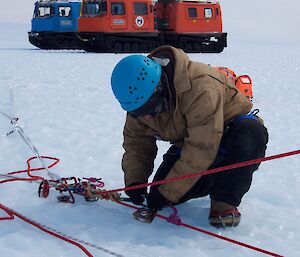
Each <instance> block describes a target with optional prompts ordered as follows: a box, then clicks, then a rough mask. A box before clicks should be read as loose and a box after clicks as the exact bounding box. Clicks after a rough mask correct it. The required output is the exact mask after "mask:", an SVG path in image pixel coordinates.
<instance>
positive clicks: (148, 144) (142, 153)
mask: <svg viewBox="0 0 300 257" xmlns="http://www.w3.org/2000/svg"><path fill="white" fill-rule="evenodd" d="M147 130H148V128H147V127H146V126H145V125H144V124H143V123H141V122H140V121H139V120H138V119H135V118H133V117H132V116H130V115H129V114H127V117H126V123H125V126H124V131H123V135H124V142H123V148H124V149H125V153H124V155H123V159H122V169H123V171H124V180H125V185H126V186H128V185H130V184H132V183H147V181H148V178H149V176H150V175H151V173H152V172H153V167H154V159H155V157H156V154H157V146H156V139H155V138H154V137H153V136H151V135H147Z"/></svg>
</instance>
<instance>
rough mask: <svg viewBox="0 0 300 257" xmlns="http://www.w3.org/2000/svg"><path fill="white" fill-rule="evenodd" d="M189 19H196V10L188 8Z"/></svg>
mask: <svg viewBox="0 0 300 257" xmlns="http://www.w3.org/2000/svg"><path fill="white" fill-rule="evenodd" d="M189 17H190V18H195V17H197V9H196V8H189Z"/></svg>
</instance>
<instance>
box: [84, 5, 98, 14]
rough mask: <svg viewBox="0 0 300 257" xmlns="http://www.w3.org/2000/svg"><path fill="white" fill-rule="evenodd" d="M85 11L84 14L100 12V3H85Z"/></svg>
mask: <svg viewBox="0 0 300 257" xmlns="http://www.w3.org/2000/svg"><path fill="white" fill-rule="evenodd" d="M83 9H84V10H83V13H84V14H93V15H96V14H98V13H99V4H97V3H87V4H85V5H84V8H83Z"/></svg>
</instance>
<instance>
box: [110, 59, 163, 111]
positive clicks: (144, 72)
mask: <svg viewBox="0 0 300 257" xmlns="http://www.w3.org/2000/svg"><path fill="white" fill-rule="evenodd" d="M161 74H162V68H161V65H160V64H159V63H158V62H156V61H154V60H152V59H150V58H149V57H146V56H143V55H131V56H127V57H125V58H124V59H122V60H121V61H120V62H119V63H118V64H117V65H116V67H115V68H114V70H113V72H112V75H111V87H112V90H113V93H114V95H115V97H116V98H117V100H118V101H119V102H120V104H121V107H122V108H123V109H124V110H126V111H128V112H131V111H134V110H136V109H138V108H139V107H141V106H142V105H143V104H145V103H146V102H147V101H148V100H149V98H150V97H151V95H152V94H153V92H154V91H155V88H156V86H157V85H158V84H159V81H160V77H161Z"/></svg>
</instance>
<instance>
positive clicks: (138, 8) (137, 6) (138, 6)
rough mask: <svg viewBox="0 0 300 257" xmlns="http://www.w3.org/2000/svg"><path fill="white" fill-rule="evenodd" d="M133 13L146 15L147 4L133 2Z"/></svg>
mask: <svg viewBox="0 0 300 257" xmlns="http://www.w3.org/2000/svg"><path fill="white" fill-rule="evenodd" d="M134 14H136V15H147V14H148V8H147V4H144V3H134Z"/></svg>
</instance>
